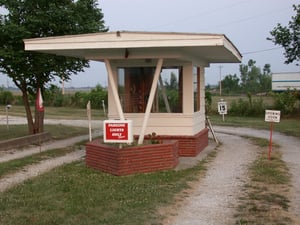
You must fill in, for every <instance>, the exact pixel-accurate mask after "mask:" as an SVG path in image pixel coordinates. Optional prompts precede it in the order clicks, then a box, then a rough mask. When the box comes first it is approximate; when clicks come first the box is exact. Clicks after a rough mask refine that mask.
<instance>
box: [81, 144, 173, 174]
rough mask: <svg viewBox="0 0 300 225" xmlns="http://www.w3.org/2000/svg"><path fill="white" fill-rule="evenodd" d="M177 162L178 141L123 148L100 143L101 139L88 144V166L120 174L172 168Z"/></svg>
mask: <svg viewBox="0 0 300 225" xmlns="http://www.w3.org/2000/svg"><path fill="white" fill-rule="evenodd" d="M177 164H178V142H177V141H168V142H166V143H164V144H152V145H143V146H136V147H128V148H123V149H118V148H114V147H111V146H108V145H105V144H100V140H95V141H93V142H90V143H88V144H87V145H86V165H87V166H88V167H92V168H95V169H99V170H101V171H104V172H107V173H111V174H114V175H118V176H120V175H128V174H134V173H146V172H153V171H158V170H167V169H172V168H174V167H176V165H177Z"/></svg>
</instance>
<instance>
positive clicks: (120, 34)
mask: <svg viewBox="0 0 300 225" xmlns="http://www.w3.org/2000/svg"><path fill="white" fill-rule="evenodd" d="M24 43H25V50H27V51H37V52H42V53H48V54H56V55H62V56H70V57H77V58H82V59H87V60H96V61H103V60H105V59H110V60H122V59H127V60H128V59H133V60H138V59H158V58H164V59H171V60H180V61H193V62H194V61H196V62H202V63H204V64H209V63H239V62H241V60H242V56H241V54H240V52H239V51H238V49H237V48H236V47H235V46H234V45H233V44H232V43H231V41H230V40H229V39H228V38H227V37H226V36H225V35H223V34H199V33H170V32H128V31H117V32H107V33H102V32H101V33H91V34H81V35H67V36H57V37H47V38H34V39H25V40H24Z"/></svg>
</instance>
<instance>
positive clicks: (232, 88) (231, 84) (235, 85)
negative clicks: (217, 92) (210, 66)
mask: <svg viewBox="0 0 300 225" xmlns="http://www.w3.org/2000/svg"><path fill="white" fill-rule="evenodd" d="M239 82H240V79H239V78H238V77H237V75H236V74H234V75H231V74H229V75H227V76H225V77H224V79H223V80H222V88H223V91H224V92H225V93H227V94H229V93H237V92H238V91H239V90H240V86H239Z"/></svg>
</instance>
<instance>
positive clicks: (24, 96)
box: [21, 90, 34, 134]
mask: <svg viewBox="0 0 300 225" xmlns="http://www.w3.org/2000/svg"><path fill="white" fill-rule="evenodd" d="M21 91H22V99H23V103H24V107H25V111H26V117H27V124H28V132H29V134H34V123H33V119H32V113H31V109H30V105H29V100H28V94H27V91H26V90H25V91H23V90H21Z"/></svg>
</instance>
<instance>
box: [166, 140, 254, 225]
mask: <svg viewBox="0 0 300 225" xmlns="http://www.w3.org/2000/svg"><path fill="white" fill-rule="evenodd" d="M218 138H219V140H220V141H221V142H222V145H221V146H220V147H218V151H219V152H218V154H217V156H216V158H215V159H214V161H213V162H211V163H210V165H209V168H208V170H207V172H206V175H205V177H204V178H203V179H201V182H199V183H198V184H196V186H194V187H193V189H194V192H193V193H192V195H191V196H189V197H188V198H187V199H186V200H185V201H184V206H183V207H181V208H179V209H177V215H176V216H174V217H173V218H172V217H171V218H168V219H167V221H165V224H172V225H173V224H174V225H181V224H182V225H186V224H189V225H202V224H203V225H208V224H209V225H214V224H215V225H220V224H234V221H233V220H232V219H233V214H234V212H235V208H234V207H235V205H234V204H235V202H237V196H238V195H239V192H240V190H241V188H242V186H243V185H244V181H245V180H246V179H247V178H246V176H245V175H246V172H247V166H248V164H249V163H251V162H252V161H253V160H254V159H255V156H256V150H255V147H254V146H253V145H252V144H251V143H249V141H248V140H247V139H244V138H241V137H238V136H234V135H227V134H218Z"/></svg>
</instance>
